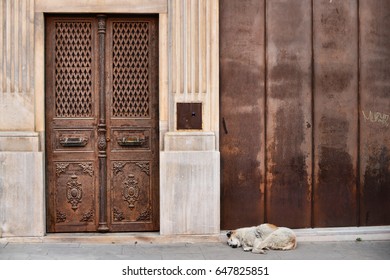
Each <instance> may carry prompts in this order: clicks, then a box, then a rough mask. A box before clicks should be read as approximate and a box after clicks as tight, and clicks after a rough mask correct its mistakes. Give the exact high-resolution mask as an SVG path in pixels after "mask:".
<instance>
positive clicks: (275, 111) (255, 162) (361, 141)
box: [220, 0, 390, 229]
mask: <svg viewBox="0 0 390 280" xmlns="http://www.w3.org/2000/svg"><path fill="white" fill-rule="evenodd" d="M389 11H390V2H389V1H386V0H378V1H369V0H333V1H329V0H318V1H317V0H315V1H312V0H291V1H290V0H289V1H284V0H244V1H235V0H220V102H221V104H220V114H221V125H220V127H221V129H220V150H221V176H222V177H221V182H222V191H221V193H222V197H221V199H222V201H221V207H222V210H221V211H222V213H221V221H222V228H223V229H231V228H237V227H242V226H249V225H255V224H259V223H262V222H272V223H275V224H278V225H283V226H289V227H293V228H298V227H330V226H360V225H384V224H386V225H388V224H390V155H389V150H390V120H389V115H390V84H389V78H390V21H389Z"/></svg>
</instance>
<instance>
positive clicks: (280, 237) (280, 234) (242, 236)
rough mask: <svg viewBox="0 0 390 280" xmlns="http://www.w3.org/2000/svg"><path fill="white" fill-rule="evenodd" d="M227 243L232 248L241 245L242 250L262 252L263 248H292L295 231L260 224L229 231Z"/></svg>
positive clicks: (295, 243) (295, 239)
mask: <svg viewBox="0 0 390 280" xmlns="http://www.w3.org/2000/svg"><path fill="white" fill-rule="evenodd" d="M226 235H227V237H228V238H229V239H228V241H227V243H228V245H229V246H230V247H232V248H237V247H242V248H243V249H244V251H252V253H255V254H264V253H265V252H264V250H268V249H271V250H292V249H295V247H296V246H297V238H296V235H295V233H294V232H293V231H292V230H291V229H289V228H286V227H277V226H275V225H273V224H261V225H259V226H255V227H246V228H239V229H236V230H233V231H229V232H228V233H227V234H226Z"/></svg>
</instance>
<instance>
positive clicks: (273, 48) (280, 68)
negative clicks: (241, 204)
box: [266, 0, 312, 227]
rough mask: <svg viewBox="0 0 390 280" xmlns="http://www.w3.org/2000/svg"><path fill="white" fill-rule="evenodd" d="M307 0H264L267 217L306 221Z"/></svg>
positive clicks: (293, 224)
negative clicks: (265, 2)
mask: <svg viewBox="0 0 390 280" xmlns="http://www.w3.org/2000/svg"><path fill="white" fill-rule="evenodd" d="M311 14H312V12H311V1H310V0H292V1H281V0H279V1H278V0H275V1H267V4H266V19H267V21H266V25H267V27H266V34H267V45H266V50H267V87H266V90H267V108H266V110H267V132H266V133H267V185H266V187H267V189H266V212H267V221H269V222H272V223H275V224H279V225H284V226H289V227H310V225H311V176H312V149H311V147H312V136H311V132H312V124H311V122H312V115H311V103H312V101H311V96H312V84H311V80H312V77H311V61H312V51H311V49H312V45H311V44H312V42H311V40H312V37H311V34H312V33H311V24H312V22H311Z"/></svg>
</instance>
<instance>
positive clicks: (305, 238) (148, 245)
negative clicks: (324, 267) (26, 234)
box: [0, 227, 390, 260]
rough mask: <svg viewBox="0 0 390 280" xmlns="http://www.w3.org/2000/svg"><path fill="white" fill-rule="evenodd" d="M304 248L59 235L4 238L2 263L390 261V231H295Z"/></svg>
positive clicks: (153, 236)
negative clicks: (254, 249) (263, 249)
mask: <svg viewBox="0 0 390 280" xmlns="http://www.w3.org/2000/svg"><path fill="white" fill-rule="evenodd" d="M295 231H296V234H297V239H298V247H297V248H296V249H295V250H292V251H268V252H267V254H265V255H257V254H252V253H249V252H244V251H243V250H242V249H241V248H238V249H232V248H230V247H229V246H227V245H226V237H225V232H221V235H220V236H171V237H161V236H160V235H159V234H158V233H138V234H136V233H133V234H103V235H101V234H54V235H48V236H45V237H41V238H1V239H0V259H2V260H33V259H34V260H52V259H53V260H58V259H59V260H225V259H226V260H232V259H233V260H234V259H238V260H256V259H259V260H380V259H381V260H390V227H367V228H332V229H329V228H327V229H302V230H295Z"/></svg>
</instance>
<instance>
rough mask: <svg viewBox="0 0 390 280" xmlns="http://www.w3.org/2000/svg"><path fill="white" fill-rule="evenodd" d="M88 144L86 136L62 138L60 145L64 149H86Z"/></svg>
mask: <svg viewBox="0 0 390 280" xmlns="http://www.w3.org/2000/svg"><path fill="white" fill-rule="evenodd" d="M87 143H88V138H87V137H86V136H84V135H72V136H62V137H61V138H60V144H61V145H62V146H63V147H85V145H87Z"/></svg>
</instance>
